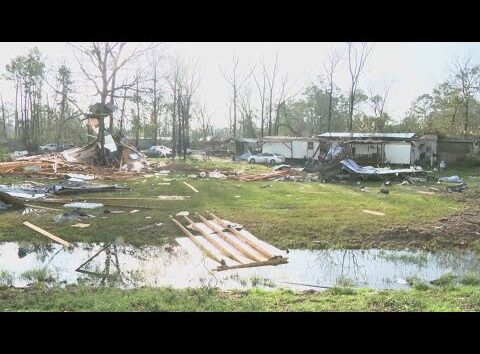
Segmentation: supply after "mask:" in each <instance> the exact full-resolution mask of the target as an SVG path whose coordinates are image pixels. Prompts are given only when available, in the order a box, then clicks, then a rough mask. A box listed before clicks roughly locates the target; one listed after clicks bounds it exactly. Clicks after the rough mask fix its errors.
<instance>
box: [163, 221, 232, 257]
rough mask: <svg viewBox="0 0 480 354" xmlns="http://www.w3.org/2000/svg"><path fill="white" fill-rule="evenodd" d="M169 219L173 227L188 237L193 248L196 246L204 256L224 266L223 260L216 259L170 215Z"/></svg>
mask: <svg viewBox="0 0 480 354" xmlns="http://www.w3.org/2000/svg"><path fill="white" fill-rule="evenodd" d="M170 219H171V220H172V221H173V222H174V223H175V225H177V226H178V227H179V228H180V230H182V231H183V233H184V234H185V235H187V236H188V238H189V239H190V240H191V241H192V242H193V243H194V244H195V246H197V247H198V248H199V249H200V251H202V253H203V254H204V255H205V256H207V257H209V258H211V259H213V260H214V261H215V262H218V263H220V264H222V265H224V264H225V261H224V260H220V259H218V258H217V257H216V256H215V255H214V254H213V253H212V252H210V251H209V250H208V249H207V248H206V247H205V246H204V245H202V243H201V242H200V241H198V240H197V239H196V238H195V236H193V235H192V234H191V232H190V231H188V230H187V229H186V228H185V227H184V226H183V225H182V224H180V223H179V222H178V221H177V220H175V219H174V218H173V217H172V216H171V215H170Z"/></svg>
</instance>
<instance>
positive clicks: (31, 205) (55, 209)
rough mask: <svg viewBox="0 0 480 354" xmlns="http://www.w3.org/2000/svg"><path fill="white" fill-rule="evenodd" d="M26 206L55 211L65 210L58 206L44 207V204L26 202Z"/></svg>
mask: <svg viewBox="0 0 480 354" xmlns="http://www.w3.org/2000/svg"><path fill="white" fill-rule="evenodd" d="M25 206H26V207H29V208H33V209H45V210H54V211H63V209H57V208H49V207H44V206H39V205H33V204H25Z"/></svg>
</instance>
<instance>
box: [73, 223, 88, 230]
mask: <svg viewBox="0 0 480 354" xmlns="http://www.w3.org/2000/svg"><path fill="white" fill-rule="evenodd" d="M70 226H71V227H79V228H82V229H83V228H86V227H89V226H90V224H82V223H76V224H75V225H70Z"/></svg>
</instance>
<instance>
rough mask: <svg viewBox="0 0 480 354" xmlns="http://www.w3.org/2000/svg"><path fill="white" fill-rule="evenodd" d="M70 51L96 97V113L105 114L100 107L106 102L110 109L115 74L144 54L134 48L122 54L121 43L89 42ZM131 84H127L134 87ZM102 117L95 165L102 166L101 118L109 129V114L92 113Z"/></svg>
mask: <svg viewBox="0 0 480 354" xmlns="http://www.w3.org/2000/svg"><path fill="white" fill-rule="evenodd" d="M70 45H71V46H72V47H73V48H74V51H73V53H74V56H75V58H76V60H77V62H78V64H79V66H80V70H81V71H82V73H83V75H84V76H85V78H86V80H87V81H89V82H90V83H92V84H93V87H94V88H95V90H96V94H97V95H98V96H99V97H100V109H101V110H105V109H104V107H105V105H106V103H107V99H108V98H110V102H109V103H111V104H112V105H113V103H114V98H115V92H116V91H117V90H118V89H120V88H122V87H123V85H122V86H118V87H117V86H116V78H117V74H118V72H119V71H120V70H121V69H122V68H124V67H125V66H126V65H127V64H128V63H129V62H132V61H133V60H135V59H136V58H138V57H139V56H140V55H141V54H143V52H144V50H141V49H140V48H138V47H137V48H134V49H133V50H131V51H129V52H127V51H125V50H124V49H125V45H126V43H125V42H113V43H111V42H104V43H98V42H93V43H91V44H89V45H86V46H77V45H73V44H70ZM84 58H86V59H87V61H88V63H89V64H90V65H93V67H94V68H95V69H94V70H90V68H88V67H87V65H86V63H85V61H84V60H83V59H84ZM134 85H135V82H132V83H130V84H129V86H134ZM96 113H98V114H100V115H101V116H102V117H101V118H100V119H99V133H98V138H99V142H100V152H99V156H98V157H99V161H100V163H101V164H105V150H104V146H105V136H104V130H105V123H104V119H103V118H104V117H106V116H109V117H110V128H111V129H112V128H113V113H112V112H108V111H100V112H96Z"/></svg>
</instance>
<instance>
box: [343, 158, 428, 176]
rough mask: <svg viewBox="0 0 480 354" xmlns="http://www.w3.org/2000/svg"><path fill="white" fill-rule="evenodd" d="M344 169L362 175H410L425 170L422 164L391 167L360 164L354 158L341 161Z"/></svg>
mask: <svg viewBox="0 0 480 354" xmlns="http://www.w3.org/2000/svg"><path fill="white" fill-rule="evenodd" d="M340 163H341V165H342V169H344V170H346V171H348V172H350V173H353V174H356V175H361V176H368V175H396V176H399V175H409V174H415V173H421V172H423V169H422V168H421V167H420V166H411V167H410V168H401V169H391V168H390V167H373V166H360V165H358V164H357V163H356V162H355V161H353V160H352V159H345V160H342V161H340Z"/></svg>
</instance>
